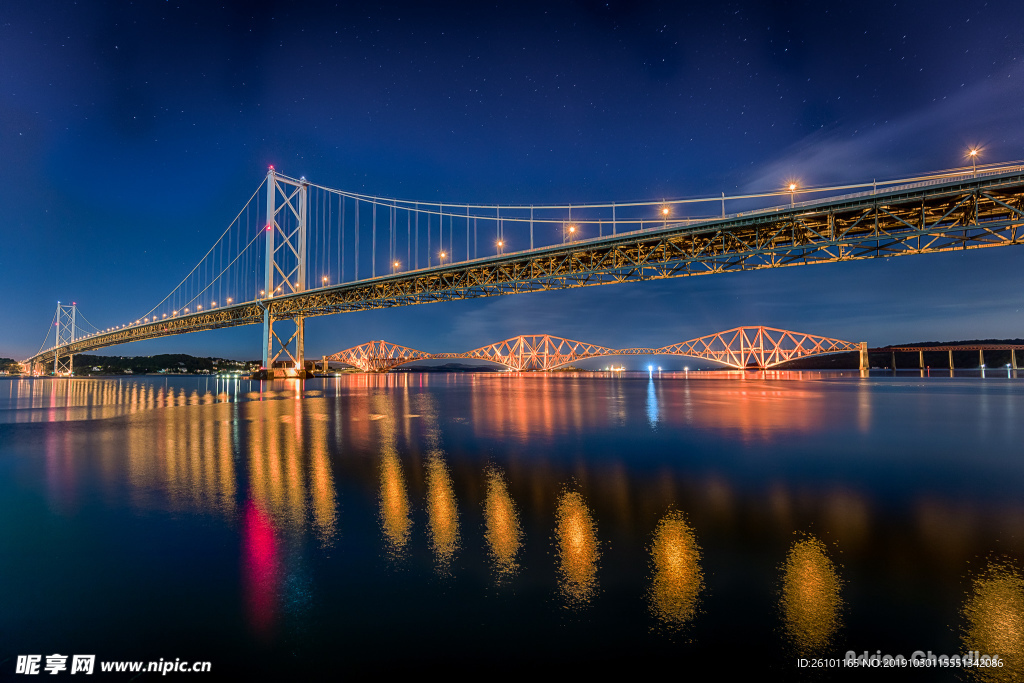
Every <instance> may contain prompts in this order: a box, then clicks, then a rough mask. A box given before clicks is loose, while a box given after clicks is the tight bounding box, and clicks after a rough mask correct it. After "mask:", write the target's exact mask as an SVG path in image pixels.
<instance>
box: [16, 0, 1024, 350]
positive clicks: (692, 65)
mask: <svg viewBox="0 0 1024 683" xmlns="http://www.w3.org/2000/svg"><path fill="white" fill-rule="evenodd" d="M433 5H434V3H423V2H416V3H408V4H405V3H395V4H389V5H379V4H374V3H351V4H348V3H338V4H333V3H332V4H326V5H319V4H317V3H315V2H304V3H273V4H266V5H262V4H261V3H258V2H245V3H236V4H234V5H232V4H225V5H223V6H221V5H220V4H219V3H211V2H196V3H183V2H157V1H155V0H153V1H148V2H145V1H143V2H134V3H129V2H100V1H88V2H79V3H72V2H42V1H32V2H25V1H23V0H8V1H6V2H4V3H3V4H2V5H0V161H2V163H0V199H2V205H3V211H2V214H0V215H2V216H3V220H2V225H0V230H2V232H3V235H4V237H5V239H4V246H3V249H2V251H0V277H2V278H3V283H4V286H5V291H6V292H7V296H5V297H4V298H3V300H2V304H0V315H2V320H3V325H2V329H3V332H2V333H0V356H7V357H14V358H19V359H20V358H25V357H27V356H29V355H31V354H32V353H34V352H35V350H36V349H37V348H38V347H39V344H40V342H41V341H42V338H43V335H44V334H45V333H46V331H47V326H48V324H49V322H50V320H51V317H52V315H53V309H54V307H55V305H56V301H57V300H58V299H59V300H62V301H65V302H66V301H71V300H75V301H77V302H78V303H79V305H80V308H81V310H82V312H83V313H84V314H85V315H86V316H87V318H88V319H89V320H90V321H91V322H93V323H94V324H96V325H98V326H100V327H105V326H108V325H113V324H118V323H122V322H126V321H127V320H129V319H132V318H134V317H136V316H139V315H141V314H142V313H144V312H145V311H147V310H149V309H150V307H151V306H152V305H153V304H155V303H156V302H157V301H159V300H160V299H161V298H162V297H163V296H164V294H166V293H167V291H169V290H170V289H171V287H173V286H174V284H175V283H177V281H178V280H180V279H181V277H182V276H183V275H184V274H185V273H186V272H188V270H189V269H190V268H191V267H192V265H194V264H195V262H196V261H198V259H199V258H200V257H201V256H202V254H203V253H204V252H205V251H206V249H207V248H208V247H209V246H210V244H211V243H212V242H213V240H214V239H216V237H217V235H219V234H220V232H221V231H222V230H223V229H224V227H226V225H227V224H228V222H229V221H230V220H231V219H232V218H233V217H234V215H235V213H236V212H237V211H238V210H239V208H241V206H242V205H243V204H244V203H245V201H246V199H248V197H249V195H250V194H251V193H252V191H253V190H254V189H255V188H256V187H257V185H258V184H259V183H260V182H261V180H262V178H263V176H264V174H265V173H266V169H267V166H268V165H270V164H273V165H274V166H275V167H276V168H277V169H278V170H280V171H282V172H284V173H286V174H288V175H291V176H294V177H298V176H300V175H303V176H306V177H307V178H309V179H311V180H314V181H316V182H319V183H322V184H325V185H329V186H332V187H337V188H342V189H346V190H352V191H358V192H371V193H374V194H379V195H384V196H398V197H405V198H417V199H423V200H430V201H437V200H444V201H451V202H460V201H472V202H501V203H513V202H514V203H544V202H567V201H571V202H587V201H603V200H631V199H660V198H663V197H684V196H696V195H717V194H719V193H720V192H723V191H724V192H726V193H732V192H737V191H767V190H772V189H775V188H778V187H779V186H780V185H781V184H782V183H783V182H784V181H785V180H786V179H788V178H791V177H793V178H798V179H800V182H801V183H803V184H805V185H823V184H829V183H841V182H862V181H865V180H867V181H868V182H870V181H871V179H872V178H890V177H898V176H901V175H910V174H917V173H922V172H926V171H930V170H934V169H939V168H948V167H952V166H959V165H962V164H964V163H965V160H964V152H965V150H966V149H967V148H968V147H970V146H974V145H980V146H981V147H982V149H983V152H982V161H986V162H995V161H1009V160H1018V159H1024V9H1022V7H1021V4H1020V2H1019V0H1016V1H1007V2H987V3H981V2H972V3H964V2H948V1H945V0H936V1H932V2H927V3H925V2H920V3H913V2H897V3H893V2H842V3H840V2H834V3H830V2H804V3H802V2H740V3H727V2H702V3H692V4H689V3H683V2H665V3H643V2H609V3H602V2H557V3H546V4H533V3H525V2H500V3H494V2H489V3H488V2H474V3H465V4H461V3H445V4H441V5H438V6H433ZM1022 263H1024V251H1022V250H1021V249H1020V248H1017V247H1011V248H1008V249H989V250H977V251H974V252H970V253H956V254H948V255H935V256H920V257H902V258H896V259H884V260H874V261H863V262H854V263H844V264H834V265H819V266H810V267H800V268H786V269H777V270H766V271H758V272H752V273H738V274H729V275H717V276H712V277H697V278H681V279H676V280H669V281H661V282H649V283H640V284H631V285H612V286H606V287H597V288H587V289H579V290H572V291H566V292H548V293H537V294H529V295H521V296H512V297H499V298H492V299H484V300H478V301H466V302H452V303H442V304H431V305H427V306H414V307H406V308H398V309H392V310H387V311H372V312H364V313H355V314H346V315H340V316H334V317H330V318H315V319H311V320H310V321H308V322H307V342H306V348H307V356H308V357H319V356H320V355H322V354H327V353H332V352H334V351H338V350H341V349H343V348H346V347H348V346H352V345H355V344H358V343H361V342H363V341H368V340H370V339H381V338H383V339H387V340H389V341H395V342H398V343H402V344H405V345H408V346H413V347H416V348H420V349H423V350H425V351H458V350H468V349H470V348H474V347H477V346H480V345H482V344H485V343H488V342H492V341H497V340H500V339H503V338H505V337H509V336H513V335H515V334H519V333H551V334H558V335H562V336H566V337H570V338H575V339H581V340H584V341H591V342H595V343H599V344H604V345H607V346H616V347H617V346H660V345H662V344H667V343H671V342H677V341H681V340H684V339H688V338H692V337H696V336H700V335H702V334H707V333H710V332H715V331H718V330H721V329H725V328H729V327H734V326H737V325H758V324H763V325H770V326H774V327H783V328H789V329H796V330H800V331H806V332H813V333H818V334H825V335H828V336H835V337H840V338H843V339H849V340H853V341H860V340H866V341H868V342H869V343H870V344H871V345H873V346H874V345H882V344H887V343H898V342H910V341H924V340H954V339H968V338H1005V337H1021V336H1024V327H1022V322H1024V316H1022V311H1021V309H1022V303H1024V268H1021V265H1022ZM259 335H260V332H259V330H258V329H257V328H256V327H245V328H239V329H233V330H220V331H213V332H204V333H199V334H193V335H186V336H183V337H171V338H167V339H162V340H155V341H151V342H144V343H139V344H134V345H128V346H122V347H115V348H111V349H108V350H105V351H100V352H98V353H109V354H122V355H143V354H151V353H163V352H185V353H193V354H196V355H220V356H228V357H233V358H244V359H249V358H257V357H259V355H260V353H259Z"/></svg>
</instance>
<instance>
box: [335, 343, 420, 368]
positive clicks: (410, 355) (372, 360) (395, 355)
mask: <svg viewBox="0 0 1024 683" xmlns="http://www.w3.org/2000/svg"><path fill="white" fill-rule="evenodd" d="M425 358H431V355H430V354H428V353H423V352H422V351H417V350H416V349H410V348H409V347H407V346H399V345H398V344H392V343H391V342H386V341H383V340H380V341H371V342H367V343H365V344H360V345H359V346H353V347H352V348H351V349H345V350H344V351H339V352H338V353H336V354H334V355H332V356H328V357H327V358H326V359H325V360H327V361H338V362H340V363H347V364H348V365H351V366H353V367H356V368H359V369H360V370H362V371H363V372H387V371H388V370H391V369H392V368H397V367H398V366H399V365H402V364H404V363H409V362H411V361H414V360H423V359H425Z"/></svg>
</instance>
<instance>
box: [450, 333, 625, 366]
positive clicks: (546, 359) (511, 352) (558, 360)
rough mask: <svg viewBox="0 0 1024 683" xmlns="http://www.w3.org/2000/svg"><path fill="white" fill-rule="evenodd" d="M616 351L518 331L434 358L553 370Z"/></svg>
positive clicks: (570, 340) (546, 335) (595, 345)
mask: <svg viewBox="0 0 1024 683" xmlns="http://www.w3.org/2000/svg"><path fill="white" fill-rule="evenodd" d="M618 353H619V352H618V351H616V350H615V349H610V348H608V347H605V346H598V345H597V344H588V343H587V342H580V341H574V340H572V339H564V338H562V337H554V336H552V335H550V334H521V335H519V336H518V337H512V338H511V339H505V340H502V341H500V342H497V343H494V344H488V345H487V346H481V347H480V348H479V349H473V350H472V351H467V352H465V353H439V354H436V355H435V356H434V357H435V358H469V359H475V360H488V361H492V362H494V363H500V364H502V365H504V366H506V367H507V368H509V369H511V370H515V371H517V372H518V371H523V370H553V369H554V368H557V367H560V366H562V365H567V364H569V363H572V362H574V361H578V360H582V359H584V358H596V357H598V356H615V355H618Z"/></svg>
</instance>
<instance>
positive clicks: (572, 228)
mask: <svg viewBox="0 0 1024 683" xmlns="http://www.w3.org/2000/svg"><path fill="white" fill-rule="evenodd" d="M574 237H576V226H575V225H570V226H569V241H570V242H572V240H573V238H574Z"/></svg>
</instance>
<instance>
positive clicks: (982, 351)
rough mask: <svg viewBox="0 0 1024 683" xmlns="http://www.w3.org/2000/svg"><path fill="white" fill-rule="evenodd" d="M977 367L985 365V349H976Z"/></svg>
mask: <svg viewBox="0 0 1024 683" xmlns="http://www.w3.org/2000/svg"><path fill="white" fill-rule="evenodd" d="M978 367H981V368H983V367H985V349H978Z"/></svg>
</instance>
